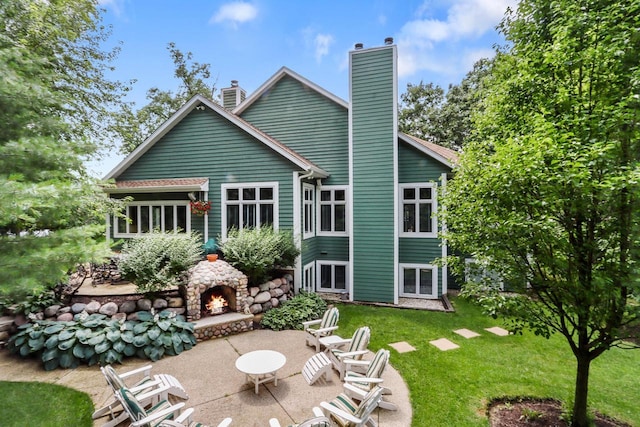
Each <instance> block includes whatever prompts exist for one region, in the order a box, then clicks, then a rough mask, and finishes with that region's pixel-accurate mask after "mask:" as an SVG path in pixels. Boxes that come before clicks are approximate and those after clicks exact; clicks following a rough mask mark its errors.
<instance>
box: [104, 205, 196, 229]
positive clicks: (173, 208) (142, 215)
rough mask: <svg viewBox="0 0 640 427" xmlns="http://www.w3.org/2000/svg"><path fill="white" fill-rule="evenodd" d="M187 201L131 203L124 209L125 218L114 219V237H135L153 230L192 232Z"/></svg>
mask: <svg viewBox="0 0 640 427" xmlns="http://www.w3.org/2000/svg"><path fill="white" fill-rule="evenodd" d="M188 208H189V203H188V202H186V201H166V200H163V201H153V202H131V203H130V204H128V205H127V206H126V207H125V208H124V212H123V213H124V218H121V217H117V216H116V217H114V220H113V236H114V237H134V236H138V235H140V234H144V233H150V232H151V231H153V230H160V231H163V232H190V231H191V218H190V216H189V215H187V213H188Z"/></svg>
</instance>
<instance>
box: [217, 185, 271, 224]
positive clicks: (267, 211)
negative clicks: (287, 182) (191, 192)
mask: <svg viewBox="0 0 640 427" xmlns="http://www.w3.org/2000/svg"><path fill="white" fill-rule="evenodd" d="M277 201H278V184H277V183H259V184H237V185H236V184H224V185H223V186H222V229H223V231H224V233H225V235H226V232H227V231H228V230H230V229H232V228H237V229H243V228H254V227H257V228H260V227H261V226H273V228H276V229H277V228H278V223H277V219H278V212H277V210H278V203H277Z"/></svg>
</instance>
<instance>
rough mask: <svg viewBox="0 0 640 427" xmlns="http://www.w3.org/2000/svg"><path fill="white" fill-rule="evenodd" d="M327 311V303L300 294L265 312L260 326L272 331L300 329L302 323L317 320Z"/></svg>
mask: <svg viewBox="0 0 640 427" xmlns="http://www.w3.org/2000/svg"><path fill="white" fill-rule="evenodd" d="M326 309H327V303H326V302H325V301H324V300H323V299H322V298H320V297H319V296H318V294H314V293H310V292H304V291H302V292H300V293H299V294H298V295H296V296H295V297H293V298H291V299H290V300H289V301H286V302H284V303H283V304H282V305H281V306H280V307H278V308H272V309H271V310H269V311H267V312H266V313H265V314H264V317H263V318H262V322H260V324H261V325H262V326H263V327H265V328H269V329H273V330H274V331H280V330H282V329H302V322H306V321H307V320H314V319H319V318H320V317H322V315H323V314H324V312H325V310H326Z"/></svg>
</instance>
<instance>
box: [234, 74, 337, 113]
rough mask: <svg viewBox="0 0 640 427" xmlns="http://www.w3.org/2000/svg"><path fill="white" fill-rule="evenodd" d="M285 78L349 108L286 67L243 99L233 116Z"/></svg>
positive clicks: (332, 95) (334, 96) (335, 97)
mask: <svg viewBox="0 0 640 427" xmlns="http://www.w3.org/2000/svg"><path fill="white" fill-rule="evenodd" d="M285 76H289V77H291V78H292V79H295V80H297V81H299V82H300V83H302V84H303V85H305V86H307V87H309V88H311V89H313V90H314V91H316V92H318V93H319V94H320V95H322V96H324V97H326V98H329V99H330V100H331V101H333V102H335V103H336V104H338V105H340V106H342V107H344V108H349V103H348V102H347V101H345V100H344V99H342V98H340V97H338V96H336V95H334V94H332V93H331V92H329V91H328V90H326V89H324V88H322V87H320V86H318V85H317V84H315V83H314V82H312V81H311V80H308V79H306V78H304V77H302V76H301V75H300V74H298V73H296V72H295V71H293V70H290V69H289V68H287V67H282V68H280V69H279V70H278V71H277V72H276V73H275V74H274V75H273V76H271V77H270V78H269V80H267V81H266V82H264V83H263V84H262V86H260V87H259V88H258V89H256V90H255V91H254V92H253V93H252V94H251V95H250V96H249V97H248V98H247V99H245V100H244V101H243V102H242V103H240V105H238V106H237V107H236V108H234V109H233V114H238V115H239V114H242V112H243V111H244V110H246V109H247V108H248V107H249V106H250V105H251V104H253V103H254V102H255V101H256V100H258V99H260V97H262V95H263V94H264V93H265V92H268V91H269V90H270V89H271V88H272V87H273V86H275V84H276V83H278V81H280V80H281V79H282V78H283V77H285Z"/></svg>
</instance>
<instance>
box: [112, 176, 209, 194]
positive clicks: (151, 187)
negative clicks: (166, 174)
mask: <svg viewBox="0 0 640 427" xmlns="http://www.w3.org/2000/svg"><path fill="white" fill-rule="evenodd" d="M208 189H209V178H169V179H140V180H131V181H117V182H116V185H115V188H107V189H105V191H106V192H108V193H143V192H144V193H146V192H156V191H164V192H168V191H182V192H187V191H207V190H208Z"/></svg>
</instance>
